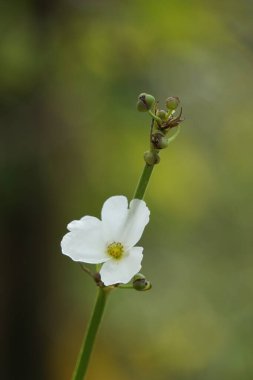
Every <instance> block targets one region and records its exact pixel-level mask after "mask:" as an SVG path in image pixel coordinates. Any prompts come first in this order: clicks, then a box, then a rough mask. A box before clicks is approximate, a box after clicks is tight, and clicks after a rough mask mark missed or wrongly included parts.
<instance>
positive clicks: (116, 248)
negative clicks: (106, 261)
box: [107, 243, 124, 260]
mask: <svg viewBox="0 0 253 380" xmlns="http://www.w3.org/2000/svg"><path fill="white" fill-rule="evenodd" d="M107 253H108V255H109V256H111V257H112V258H113V259H116V260H119V259H121V257H122V256H123V253H124V247H123V245H122V244H121V243H112V244H110V245H108V247H107Z"/></svg>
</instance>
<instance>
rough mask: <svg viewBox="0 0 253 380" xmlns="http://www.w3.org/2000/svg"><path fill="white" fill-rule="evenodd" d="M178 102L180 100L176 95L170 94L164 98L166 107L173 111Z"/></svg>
mask: <svg viewBox="0 0 253 380" xmlns="http://www.w3.org/2000/svg"><path fill="white" fill-rule="evenodd" d="M179 103H180V100H179V98H178V97H177V96H170V97H169V98H167V99H166V102H165V104H166V107H167V108H168V109H169V110H171V111H174V110H175V109H177V107H178V105H179Z"/></svg>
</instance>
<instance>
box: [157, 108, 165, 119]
mask: <svg viewBox="0 0 253 380" xmlns="http://www.w3.org/2000/svg"><path fill="white" fill-rule="evenodd" d="M157 116H158V117H160V119H161V120H166V119H167V112H166V111H164V110H160V111H158V112H157Z"/></svg>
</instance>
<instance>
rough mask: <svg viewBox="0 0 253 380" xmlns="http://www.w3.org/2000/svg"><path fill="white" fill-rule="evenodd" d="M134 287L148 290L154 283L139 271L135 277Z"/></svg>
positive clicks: (139, 289)
mask: <svg viewBox="0 0 253 380" xmlns="http://www.w3.org/2000/svg"><path fill="white" fill-rule="evenodd" d="M133 288H134V289H135V290H138V291H146V290H149V289H151V288H152V284H151V282H150V281H148V280H147V279H146V278H145V276H143V274H141V273H138V274H136V275H135V276H134V278H133Z"/></svg>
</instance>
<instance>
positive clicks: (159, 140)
mask: <svg viewBox="0 0 253 380" xmlns="http://www.w3.org/2000/svg"><path fill="white" fill-rule="evenodd" d="M152 143H153V145H154V147H155V148H156V149H164V148H167V146H168V145H169V143H168V139H167V138H166V137H165V136H164V135H163V134H162V133H159V132H157V133H155V134H154V135H152Z"/></svg>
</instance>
